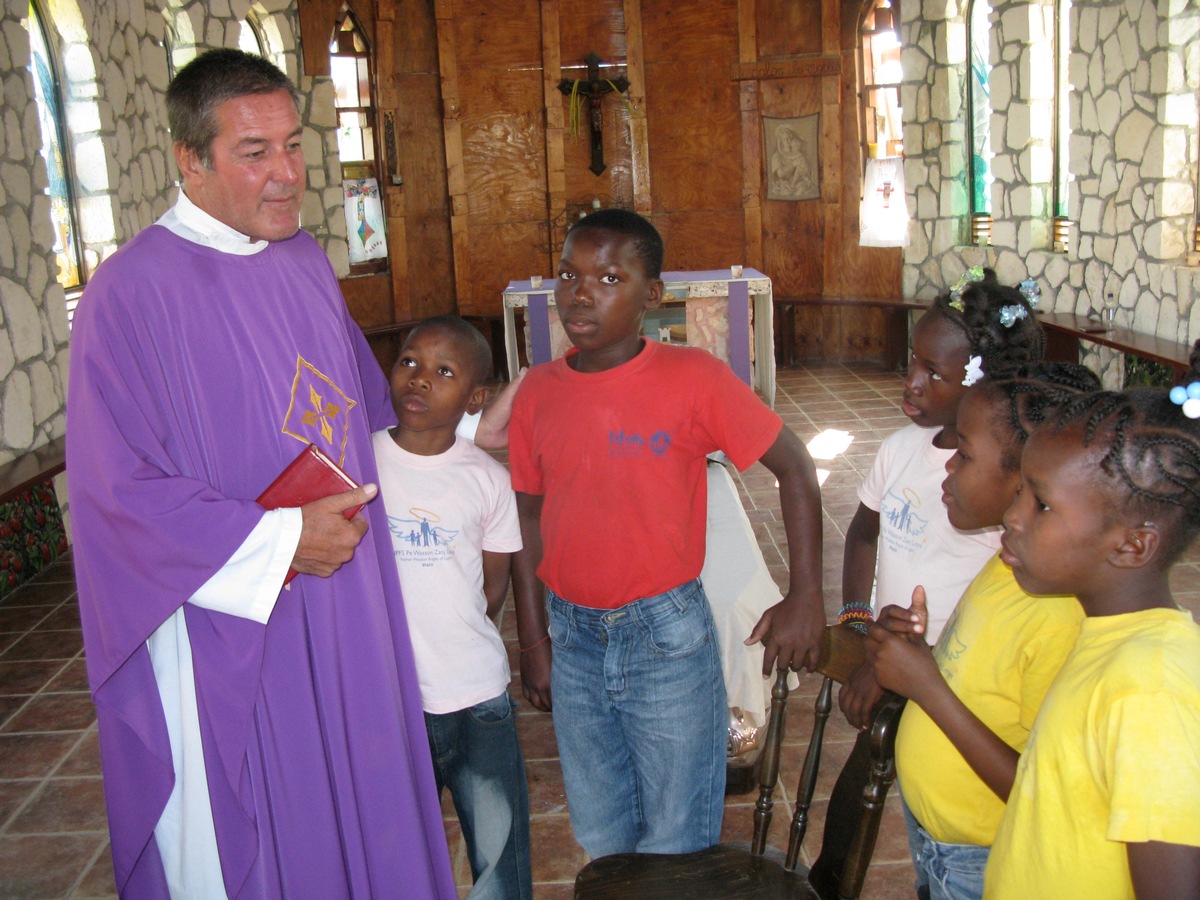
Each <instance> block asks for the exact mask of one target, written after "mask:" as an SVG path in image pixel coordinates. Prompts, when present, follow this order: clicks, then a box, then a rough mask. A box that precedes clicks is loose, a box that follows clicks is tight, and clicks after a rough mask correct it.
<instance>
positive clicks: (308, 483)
mask: <svg viewBox="0 0 1200 900" xmlns="http://www.w3.org/2000/svg"><path fill="white" fill-rule="evenodd" d="M356 487H358V482H356V481H355V480H354V479H353V478H351V477H350V476H349V475H347V474H346V473H345V472H343V471H342V470H341V468H340V467H339V466H338V464H337V463H335V462H334V461H333V460H332V459H330V458H329V457H328V456H326V455H325V454H324V453H322V452H321V451H320V450H318V449H317V448H316V447H314V446H313V445H312V444H308V445H307V446H306V447H305V448H304V449H303V450H301V451H300V455H299V456H297V457H296V458H295V459H294V460H292V462H291V463H289V464H288V467H287V468H286V469H284V470H283V471H282V472H280V473H279V477H278V478H276V479H275V480H274V481H272V482H271V483H270V484H269V485H268V486H267V489H266V490H265V491H263V492H262V493H261V494H259V495H258V499H257V501H255V502H257V503H258V505H259V506H261V507H262V508H263V509H282V508H285V507H295V506H303V505H304V504H305V503H311V502H312V501H314V500H320V499H321V498H322V497H328V496H329V495H330V494H344V493H345V492H346V491H352V490H354V489H355V488H356ZM360 509H362V504H359V505H358V506H352V507H350V508H349V509H347V510H345V511H344V512H343V513H342V515H344V516H345V517H346V518H347V519H353V518H354V516H355V514H356V513H357V512H358V511H359V510H360ZM296 575H297V572H296V570H295V569H288V573H287V578H285V579H284V580H283V583H284V584H285V585H286V584H287V583H288V582H289V581H291V580H292V579H293V578H295V577H296Z"/></svg>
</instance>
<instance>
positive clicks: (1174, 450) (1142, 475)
mask: <svg viewBox="0 0 1200 900" xmlns="http://www.w3.org/2000/svg"><path fill="white" fill-rule="evenodd" d="M1069 426H1076V427H1079V428H1080V430H1081V432H1082V437H1083V443H1084V446H1097V447H1099V448H1101V449H1102V450H1103V455H1102V456H1101V458H1100V468H1101V470H1102V471H1103V472H1104V473H1105V475H1106V476H1107V477H1108V478H1109V480H1110V481H1111V482H1112V484H1113V486H1114V487H1115V488H1117V489H1118V490H1123V491H1124V492H1125V494H1126V497H1127V501H1126V504H1125V505H1126V509H1127V510H1128V511H1129V512H1130V513H1132V514H1134V515H1136V516H1137V517H1139V518H1145V519H1146V520H1147V521H1153V522H1156V523H1157V524H1158V525H1159V526H1160V533H1161V535H1162V543H1163V552H1164V554H1165V555H1166V559H1167V560H1168V561H1173V560H1174V559H1175V558H1177V557H1178V556H1179V554H1180V553H1182V552H1183V551H1184V549H1186V548H1187V546H1188V544H1189V543H1191V541H1192V538H1193V537H1195V535H1196V534H1197V533H1198V532H1200V420H1196V419H1189V418H1187V417H1186V416H1185V415H1184V414H1183V412H1182V411H1181V409H1180V407H1179V406H1178V405H1176V404H1175V403H1172V402H1171V400H1170V398H1169V397H1168V395H1167V392H1166V391H1163V390H1161V389H1155V388H1135V389H1132V390H1128V391H1124V392H1120V393H1117V392H1113V391H1105V392H1101V393H1097V394H1092V395H1090V396H1088V397H1083V398H1080V399H1079V400H1076V401H1074V402H1072V403H1068V404H1067V405H1065V406H1064V407H1062V408H1061V409H1060V410H1059V412H1058V414H1057V415H1056V416H1055V425H1054V427H1055V428H1056V429H1059V430H1061V429H1064V428H1067V427H1069Z"/></svg>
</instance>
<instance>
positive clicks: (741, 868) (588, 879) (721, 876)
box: [575, 625, 904, 900]
mask: <svg viewBox="0 0 1200 900" xmlns="http://www.w3.org/2000/svg"><path fill="white" fill-rule="evenodd" d="M864 642H865V638H864V636H863V635H862V634H861V633H859V632H857V631H855V630H853V629H852V628H849V627H847V626H845V625H833V626H830V627H828V628H826V630H825V635H824V637H823V639H822V641H821V659H820V662H819V664H818V666H817V671H818V672H820V673H821V674H822V675H824V676H825V679H824V681H823V682H822V684H821V689H820V692H819V693H818V696H817V702H816V707H815V717H814V720H813V733H812V740H811V741H810V743H809V747H808V752H807V753H806V754H805V757H804V767H803V769H802V770H801V774H800V786H799V790H798V791H797V803H796V812H795V814H794V815H793V816H792V825H791V833H790V835H789V839H788V849H787V854H786V855H784V854H781V853H780V852H779V851H778V850H776V849H774V848H768V847H767V831H768V829H769V828H770V826H771V817H772V807H773V806H774V799H773V796H772V795H773V794H774V791H775V785H776V783H777V782H778V780H779V754H780V746H781V744H782V742H783V729H784V718H785V713H786V702H787V697H788V686H787V677H786V673H781V674H779V675H778V676H777V677H776V679H775V685H774V687H773V688H772V691H771V715H770V720H769V722H768V726H767V737H766V745H765V747H764V750H763V759H762V772H761V776H760V779H759V787H760V790H759V795H758V801H757V803H756V804H755V810H754V835H753V838H752V839H751V842H750V844H749V845H747V844H744V843H739V844H717V845H716V846H714V847H709V848H708V849H706V850H699V851H697V852H695V853H680V854H653V853H621V854H617V855H614V856H606V857H603V858H601V859H596V860H593V861H592V862H590V863H588V864H587V865H586V866H585V867H584V868H583V870H582V871H580V873H579V875H578V876H577V877H576V879H575V897H576V898H580V900H619V898H630V900H633V898H637V900H687V898H696V900H708V898H720V900H726V898H735V897H746V898H749V897H764V898H768V897H769V898H789V897H797V898H819V900H832V898H844V900H853V898H856V897H858V895H859V893H860V892H861V891H862V886H863V879H864V878H865V876H866V872H867V864H868V863H869V862H870V861H871V854H872V853H873V852H874V850H875V839H876V837H877V836H878V834H879V823H880V820H881V818H882V816H883V803H884V800H885V798H886V797H887V792H888V789H889V788H890V787H891V784H892V781H893V780H894V778H895V774H896V769H895V760H894V750H895V741H896V728H897V726H898V725H899V722H900V713H901V712H902V710H903V709H904V700H903V698H901V697H897V696H896V695H894V694H886V695H885V696H884V699H883V700H882V701H881V702H880V703H879V706H878V707H877V708H876V710H875V714H874V718H873V721H872V723H871V727H870V728H869V729H868V730H866V731H864V732H862V733H861V734H859V736H858V739H857V740H856V741H855V744H854V749H853V751H852V752H851V754H850V757H849V759H847V761H846V764H845V765H844V766H843V767H842V771H841V774H840V775H839V776H838V779H837V783H836V784H835V785H834V788H833V793H832V795H831V796H830V799H829V810H828V812H827V813H826V816H825V833H824V836H823V840H822V845H821V852H820V855H819V856H818V857H817V860H816V862H815V863H814V864H813V867H812V869H811V870H806V869H805V868H804V867H803V866H802V865H797V862H798V859H799V855H800V845H801V843H802V842H803V840H804V834H805V831H806V830H807V828H808V811H809V807H810V805H811V804H812V797H813V791H814V788H815V787H816V781H817V772H818V769H819V768H820V764H821V744H822V740H823V738H824V734H825V723H826V720H827V719H828V718H829V713H830V710H831V709H832V708H833V682H835V681H836V682H838V683H839V684H841V683H844V682H845V680H846V679H847V678H848V677H849V675H850V673H851V672H853V671H854V670H855V669H856V668H857V667H858V666H859V665H860V664H861V663H862V661H863V660H864V659H865V657H866V649H865V643H864Z"/></svg>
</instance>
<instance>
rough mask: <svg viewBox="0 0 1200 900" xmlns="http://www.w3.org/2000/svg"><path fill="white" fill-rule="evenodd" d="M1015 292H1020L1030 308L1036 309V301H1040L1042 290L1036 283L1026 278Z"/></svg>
mask: <svg viewBox="0 0 1200 900" xmlns="http://www.w3.org/2000/svg"><path fill="white" fill-rule="evenodd" d="M1017 290H1018V291H1020V292H1021V294H1022V296H1024V298H1025V302H1026V303H1028V304H1029V306H1030V308H1032V309H1037V305H1038V301H1039V300H1041V299H1042V289H1041V288H1040V287H1038V283H1037V282H1036V281H1034V280H1033V279H1032V278H1026V279H1025V280H1024V281H1022V282H1021V283H1020V284H1018V285H1017Z"/></svg>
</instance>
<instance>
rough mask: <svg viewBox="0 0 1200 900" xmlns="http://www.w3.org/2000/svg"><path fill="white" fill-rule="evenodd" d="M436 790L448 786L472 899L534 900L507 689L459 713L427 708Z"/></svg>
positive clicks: (525, 799)
mask: <svg viewBox="0 0 1200 900" xmlns="http://www.w3.org/2000/svg"><path fill="white" fill-rule="evenodd" d="M425 728H426V730H427V731H428V732H429V751H430V753H431V754H432V755H433V773H434V776H435V777H436V779H437V789H438V795H439V796H440V795H441V793H442V788H443V787H448V788H450V796H451V798H452V799H453V800H454V809H455V812H457V813H458V822H459V824H460V825H461V826H462V830H463V838H464V840H465V841H466V843H467V855H468V856H469V857H470V860H471V875H472V876H473V877H474V879H475V886H474V887H473V888H472V889H471V893H470V894H469V895H468V896H469V897H471V898H472V900H511V898H520V900H529V898H531V897H532V896H533V877H532V874H531V871H530V865H529V793H528V788H527V787H526V784H525V760H524V758H523V757H522V756H521V746H520V744H518V743H517V709H516V706H515V704H514V703H513V702H512V700H511V699H510V698H509V696H508V693H507V692H506V693H503V694H501V695H500V696H499V697H496V698H494V699H492V700H487V701H485V702H483V703H480V704H478V705H477V706H472V707H469V708H467V709H460V710H459V711H458V712H452V713H445V714H441V715H435V714H433V713H425Z"/></svg>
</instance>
